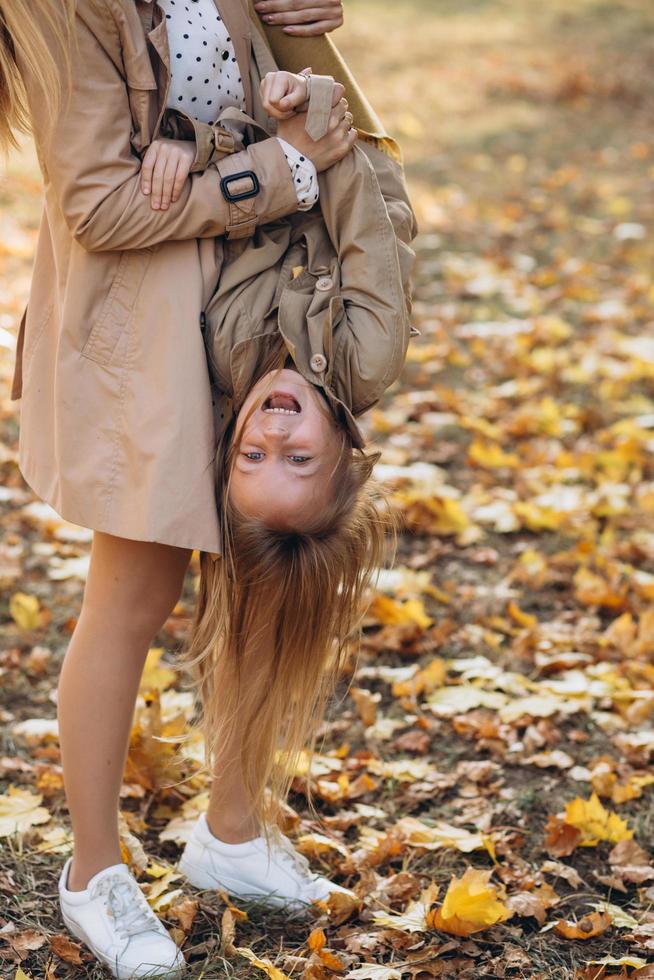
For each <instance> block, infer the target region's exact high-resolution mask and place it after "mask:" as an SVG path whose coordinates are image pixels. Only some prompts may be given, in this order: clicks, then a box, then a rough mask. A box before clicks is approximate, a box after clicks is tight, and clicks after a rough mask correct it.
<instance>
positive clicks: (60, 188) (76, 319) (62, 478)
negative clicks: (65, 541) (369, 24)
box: [12, 0, 415, 552]
mask: <svg viewBox="0 0 654 980" xmlns="http://www.w3.org/2000/svg"><path fill="white" fill-rule="evenodd" d="M216 2H217V6H218V9H219V11H220V14H221V16H222V17H223V19H224V21H225V23H226V25H227V27H228V29H229V31H230V35H231V37H232V39H233V41H234V44H235V49H236V56H237V60H238V63H239V67H240V69H241V76H242V79H243V85H244V91H245V100H246V111H247V112H248V114H250V115H252V116H254V118H256V119H258V120H259V121H260V122H262V123H264V124H265V123H266V122H269V121H267V120H266V117H265V115H264V114H263V111H262V109H261V106H260V103H259V101H258V93H257V88H258V80H259V69H258V67H257V63H256V59H255V58H254V57H253V53H252V35H253V32H254V30H255V29H254V25H253V24H252V22H251V21H250V18H249V16H248V10H247V7H246V6H245V4H244V3H243V2H242V0H216ZM77 6H78V13H77V20H76V25H77V39H78V45H77V47H76V49H74V52H73V59H74V60H73V71H72V79H73V82H72V86H71V90H70V99H69V101H68V102H67V103H65V105H64V109H63V111H62V113H61V115H60V117H59V118H58V119H57V121H56V125H55V127H54V130H53V132H52V135H51V137H50V139H49V140H46V138H45V135H44V134H45V132H46V123H47V120H45V119H43V118H42V114H41V113H40V107H39V104H38V100H37V99H36V98H32V99H31V108H32V112H33V117H34V129H35V140H36V148H37V153H38V156H39V162H40V165H41V169H42V172H43V177H44V186H45V203H44V210H43V215H42V220H41V227H40V231H39V237H38V242H37V248H36V257H35V265H34V272H33V279H32V286H31V291H30V296H29V302H28V306H27V309H26V311H25V314H24V315H23V319H22V321H21V325H20V330H19V337H18V347H17V357H16V367H15V373H14V382H13V386H12V398H21V406H20V436H19V465H20V468H21V472H22V473H23V475H24V477H25V479H26V480H27V482H28V483H29V485H30V486H31V487H32V488H33V489H34V490H35V492H36V493H37V494H38V495H39V496H40V497H41V498H42V499H43V500H45V501H47V502H48V503H49V504H51V505H52V506H53V507H54V508H55V509H56V510H57V511H58V512H59V513H60V514H61V515H62V516H63V517H64V518H66V519H67V520H70V521H72V522H74V523H77V524H81V525H84V526H85V527H90V528H94V529H96V530H101V531H106V532H108V533H111V534H116V535H120V536H122V537H127V538H135V539H138V540H148V541H159V542H162V543H165V544H171V545H177V546H179V547H185V548H197V549H201V550H206V551H211V552H218V551H219V522H218V514H217V510H216V496H215V482H214V479H215V478H214V460H215V455H216V444H217V438H218V433H217V431H216V417H217V416H216V408H215V405H214V404H213V403H214V402H215V398H214V399H212V389H211V384H210V378H209V373H208V369H207V360H206V354H205V347H204V341H203V336H202V332H201V322H203V321H204V316H203V311H204V310H205V308H206V306H207V304H208V301H209V299H210V297H211V296H212V295H213V294H214V293H215V290H216V284H217V282H218V281H219V279H220V273H221V268H222V265H223V260H224V257H225V250H226V249H230V248H232V247H238V246H237V245H236V242H239V245H240V243H241V242H242V241H243V236H247V235H251V233H252V228H253V225H255V226H257V225H263V224H268V223H271V222H274V221H275V220H276V219H277V218H280V217H282V216H284V215H288V214H291V213H293V212H295V211H296V210H297V200H296V195H295V190H294V187H293V181H292V178H291V176H290V171H289V168H288V165H287V163H286V160H285V157H284V154H283V151H282V149H281V146H280V144H279V143H278V141H277V140H276V139H270V138H268V139H260V138H259V137H258V136H257V134H256V132H255V130H254V127H252V128H251V130H250V135H251V137H252V138H253V139H256V140H257V141H253V142H251V143H250V144H249V145H248V146H247V147H246V149H244V150H239V151H237V152H236V153H234V152H231V151H232V150H233V140H232V138H231V137H230V135H229V134H228V132H227V131H226V130H223V129H221V127H220V126H213V127H212V126H205V125H203V124H200V123H196V122H195V121H191V120H190V119H189V118H188V117H185V116H184V115H183V114H181V113H175V114H174V115H172V116H171V114H170V113H169V112H168V111H166V103H167V94H168V86H169V80H170V64H169V51H168V44H167V34H166V24H165V20H164V19H163V15H162V12H161V9H160V8H159V7H158V6H157V4H156V3H155V2H154V0H78V5H77ZM258 39H259V35H258V34H257V35H256V40H258ZM295 40H296V39H292V41H295ZM325 41H326V39H325ZM285 44H286V45H287V46H290V45H289V43H288V42H281V48H280V49H278V50H276V51H275V56H276V59H277V62H278V63H280V64H281V62H282V60H283V48H284V45H285ZM273 49H274V45H273ZM320 51H323V52H325V51H326V53H327V57H326V61H325V62H324V63H323V65H322V66H321V65H320V64H317V63H316V56H318V59H319V53H320ZM312 58H313V62H314V63H313V64H312V67H313V69H314V71H320V70H323V71H329V70H330V68H331V66H332V63H334V58H337V55H335V49H334V48H333V46H332V45H331V43H323V45H318V46H315V45H314V46H313V48H312ZM336 64H337V68H338V63H337V62H336ZM289 67H292V66H291V65H289ZM334 74H336V72H334ZM336 77H338V75H337V76H336ZM345 80H346V79H344V81H345ZM347 81H350V82H351V79H347ZM26 84H27V88H28V93H29V91H30V80H29V78H26ZM350 87H353V83H352V84H351V85H350ZM354 87H355V88H356V86H355V85H354ZM348 97H350V92H349V91H348ZM355 100H356V106H355V109H356V111H358V112H359V118H360V119H361V120H362V122H363V128H366V127H367V131H368V132H373V133H374V135H375V136H376V137H378V138H379V139H380V140H381V141H382V144H384V141H385V140H386V139H387V138H386V134H384V133H383V131H382V130H381V128H380V125H379V121H378V120H377V119H376V117H375V116H374V113H372V111H371V110H370V107H369V106H368V104H367V103H366V102H365V99H364V98H363V97H362V95H361V93H360V92H359V91H358V90H356V93H355ZM358 123H359V120H358V119H357V117H356V115H355V124H358ZM162 124H164V125H165V126H166V127H171V128H166V129H162ZM164 132H165V133H167V134H168V135H188V136H192V137H193V138H195V140H196V143H197V155H196V160H195V163H194V166H193V172H192V176H191V179H190V180H188V181H187V182H186V184H185V186H184V189H183V191H182V194H181V195H180V198H179V200H178V201H177V202H176V203H175V204H172V205H171V206H170V208H169V210H168V211H153V210H152V209H151V207H150V202H149V199H148V198H147V197H145V196H144V195H143V194H142V193H141V191H140V188H139V170H140V155H142V153H143V151H144V149H145V147H146V146H147V145H148V144H149V143H150V142H151V141H152V140H153V139H154V138H156V137H157V136H158V135H162V134H163V133H164ZM386 146H387V147H390V148H391V150H392V149H393V146H392V142H390V141H389V142H388V144H386ZM377 155H378V156H379V157H380V158H384V159H387V160H388V161H389V167H394V168H396V169H397V170H399V167H398V165H397V164H395V163H394V162H393V161H392V160H391V158H390V156H386V155H385V154H382V153H379V152H378V153H377ZM235 170H241V171H253V172H254V174H255V175H256V176H257V179H258V183H259V188H260V189H259V192H258V193H257V194H256V196H255V197H251V198H248V199H246V200H244V201H243V202H240V203H230V202H229V201H227V200H226V199H225V197H224V196H223V193H222V191H221V188H220V180H221V176H224V175H225V174H228V173H230V174H231V173H233V172H234V171H235ZM408 214H409V215H410V218H409V225H410V227H409V229H408V237H411V236H412V235H413V234H414V233H415V227H414V226H413V222H414V219H413V214H412V212H411V211H410V209H409V212H408ZM232 240H235V245H234V246H232V245H231V244H230V243H231V242H232ZM374 262H375V256H374V254H373V255H370V263H371V264H374ZM254 271H256V268H255V267H254V266H253V272H254ZM373 339H374V338H371V341H372V340H373ZM362 346H365V345H364V344H363V343H362ZM214 394H215V392H214Z"/></svg>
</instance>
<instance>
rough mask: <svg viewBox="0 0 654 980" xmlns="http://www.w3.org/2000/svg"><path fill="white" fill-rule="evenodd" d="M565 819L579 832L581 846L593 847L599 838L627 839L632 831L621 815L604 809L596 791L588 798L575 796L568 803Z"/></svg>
mask: <svg viewBox="0 0 654 980" xmlns="http://www.w3.org/2000/svg"><path fill="white" fill-rule="evenodd" d="M565 821H566V823H568V824H570V826H571V827H576V828H577V830H579V831H580V832H581V841H580V844H581V846H582V847H594V846H595V845H596V844H598V843H599V841H601V840H608V841H611V842H612V843H613V844H617V843H618V841H621V840H629V839H630V838H631V837H633V833H634V832H633V830H630V829H629V827H628V826H627V823H626V821H625V820H623V819H622V817H619V816H618V814H617V813H611V812H610V811H609V810H605V809H604V807H603V806H602V804H601V802H600V799H599V797H598V795H597V793H592V794H591V797H590V799H589V800H582V799H581V797H577V798H576V799H574V800H572V801H571V802H570V803H568V804H567V805H566V808H565Z"/></svg>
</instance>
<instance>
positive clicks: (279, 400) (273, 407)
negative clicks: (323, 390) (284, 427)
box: [261, 391, 302, 415]
mask: <svg viewBox="0 0 654 980" xmlns="http://www.w3.org/2000/svg"><path fill="white" fill-rule="evenodd" d="M261 408H262V409H263V411H264V412H274V413H275V414H277V415H299V414H300V412H301V411H302V408H301V407H300V403H299V402H298V400H297V398H294V397H293V395H289V394H286V393H284V392H283V391H274V392H273V393H272V395H268V397H267V398H266V399H265V401H264V403H263V405H262V406H261Z"/></svg>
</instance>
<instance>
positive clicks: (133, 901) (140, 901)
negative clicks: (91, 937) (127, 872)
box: [92, 875, 159, 939]
mask: <svg viewBox="0 0 654 980" xmlns="http://www.w3.org/2000/svg"><path fill="white" fill-rule="evenodd" d="M98 895H102V896H104V898H105V901H106V904H107V906H108V909H109V910H110V912H111V916H112V918H113V920H114V924H115V927H116V931H117V932H118V934H119V935H120V936H121V938H123V939H128V938H129V937H130V936H135V935H137V934H138V933H140V932H147V931H150V932H158V931H159V920H158V919H157V917H156V915H155V914H154V912H153V911H152V909H151V908H150V907H149V905H148V904H147V903H146V901H145V898H144V896H143V893H142V891H141V889H140V888H139V886H138V885H137V884H136V882H135V881H130V880H129V879H126V878H124V877H123V875H107V877H106V878H103V879H102V880H101V881H100V882H98V884H97V885H96V887H95V888H94V889H93V892H92V897H93V898H95V897H96V896H98Z"/></svg>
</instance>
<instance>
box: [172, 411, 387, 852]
mask: <svg viewBox="0 0 654 980" xmlns="http://www.w3.org/2000/svg"><path fill="white" fill-rule="evenodd" d="M263 397H264V395H263V394H262V395H261V397H260V399H259V402H258V404H260V403H261V401H262V400H263ZM255 407H256V406H255ZM242 431H243V428H241V432H242ZM233 433H234V424H233V423H232V428H231V434H228V436H227V437H226V438H225V439H224V440H223V449H222V453H223V455H222V461H221V463H220V469H222V470H223V472H224V475H225V479H223V480H221V481H219V490H218V496H219V500H218V506H219V508H220V513H221V521H222V539H223V540H222V549H223V553H222V556H221V558H219V559H218V560H215V561H214V560H213V559H212V558H211V556H210V555H208V554H207V553H201V556H200V582H199V594H198V603H197V606H196V611H195V618H194V622H193V626H192V630H191V636H190V642H189V645H188V647H187V650H186V654H185V659H186V663H187V666H189V667H190V668H191V671H192V676H193V678H194V680H195V683H196V686H197V691H198V694H199V696H200V700H201V702H202V728H203V732H204V736H205V742H206V746H207V761H208V763H209V764H210V765H215V763H216V761H217V760H220V761H221V764H225V765H236V766H238V768H239V769H240V775H241V777H242V779H243V783H244V785H245V789H246V792H247V795H248V797H249V799H250V802H251V805H252V811H253V814H254V815H255V817H256V818H257V820H258V822H259V824H260V826H261V828H262V832H264V833H267V832H268V827H269V825H272V824H274V823H275V821H276V820H277V818H278V816H279V812H280V808H281V806H282V805H283V803H284V802H285V800H286V797H287V795H288V792H289V789H290V786H291V783H292V780H293V776H294V774H295V772H296V771H297V770H298V767H300V768H302V769H305V768H306V765H305V763H306V761H307V760H306V759H305V758H304V753H305V752H306V753H308V758H309V759H310V758H311V755H312V754H313V752H314V751H315V746H316V739H317V735H318V729H319V726H320V723H321V721H322V717H323V712H324V709H325V707H326V703H327V701H328V699H329V696H330V695H331V694H332V693H333V691H334V689H335V685H336V682H337V680H338V678H339V676H340V674H341V672H342V667H343V664H344V661H345V659H346V657H347V655H348V652H349V651H350V650H351V649H352V646H353V641H355V640H356V633H357V630H358V628H359V627H360V623H361V620H362V617H363V606H364V598H365V594H366V592H367V589H368V586H369V584H370V581H371V578H372V577H373V575H374V573H375V571H376V570H377V569H378V568H379V567H380V565H381V564H382V562H383V561H384V559H385V557H386V556H387V554H388V551H389V544H390V543H391V542H392V539H393V537H394V521H393V517H392V514H391V512H390V510H389V508H388V505H387V503H386V498H385V495H384V493H383V490H382V488H381V487H380V486H379V484H377V483H376V482H375V481H374V480H373V479H372V469H373V466H374V464H375V462H376V461H377V459H378V458H379V453H375V452H373V453H365V452H363V451H361V450H357V449H354V448H353V447H352V443H351V439H350V437H349V435H348V434H347V433H346V432H345V430H344V429H341V430H340V435H341V439H342V445H341V453H340V458H339V462H338V464H337V466H336V468H335V470H334V473H333V475H332V479H331V494H330V497H331V500H330V502H329V503H328V505H327V506H326V507H325V508H323V509H322V510H321V511H320V513H317V514H316V515H315V517H314V518H313V519H312V521H311V523H309V524H307V523H303V524H302V527H301V528H298V529H294V530H279V529H274V528H270V527H267V526H266V525H265V524H264V523H263V522H262V521H261V520H260V519H258V518H253V517H246V516H244V515H243V514H242V513H240V512H239V511H238V510H237V508H236V507H235V506H234V503H233V502H232V500H231V499H230V493H229V483H230V480H229V477H230V473H231V469H232V461H233V459H234V457H235V455H236V453H237V452H238V442H239V441H240V439H239V438H238V437H234V434H233ZM229 746H231V747H232V750H235V753H234V755H233V756H232V757H231V758H230V759H229V760H228V759H227V758H226V757H225V752H226V751H227V747H229ZM221 753H222V755H221ZM306 787H307V790H306V791H307V796H308V801H309V805H310V806H312V798H311V789H310V781H309V780H307V781H306Z"/></svg>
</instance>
